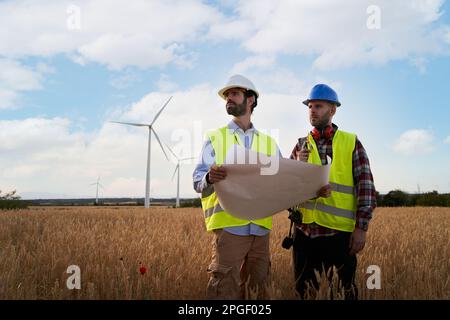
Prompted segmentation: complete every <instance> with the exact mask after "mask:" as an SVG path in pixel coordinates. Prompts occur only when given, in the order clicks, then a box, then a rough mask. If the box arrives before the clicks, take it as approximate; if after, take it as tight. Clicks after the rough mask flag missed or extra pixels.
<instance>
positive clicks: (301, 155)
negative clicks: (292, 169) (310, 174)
mask: <svg viewBox="0 0 450 320" xmlns="http://www.w3.org/2000/svg"><path fill="white" fill-rule="evenodd" d="M310 153H311V151H310V150H308V149H302V150H300V151H297V152H296V153H295V156H296V159H297V160H300V161H303V162H308V157H309V154H310Z"/></svg>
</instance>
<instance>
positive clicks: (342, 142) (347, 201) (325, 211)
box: [300, 130, 357, 232]
mask: <svg viewBox="0 0 450 320" xmlns="http://www.w3.org/2000/svg"><path fill="white" fill-rule="evenodd" d="M308 141H309V143H310V144H311V145H312V147H313V150H312V152H311V153H310V155H309V158H308V162H309V163H314V164H318V165H322V161H321V160H320V156H319V152H318V151H317V146H316V143H315V141H314V139H313V137H312V136H311V135H308ZM355 142H356V135H355V134H352V133H347V132H344V131H341V130H337V131H336V132H335V134H334V136H333V141H332V143H333V159H332V162H331V168H330V182H329V183H330V185H331V196H330V197H328V198H322V197H319V198H317V199H314V200H308V201H306V202H305V203H303V204H302V205H301V206H300V208H301V209H300V211H301V212H302V215H303V223H306V224H309V223H313V222H315V223H317V224H318V225H321V226H324V227H327V228H331V229H335V230H340V231H347V232H353V230H354V229H355V222H356V202H357V199H356V188H355V185H354V181H353V166H352V157H353V150H354V149H355Z"/></svg>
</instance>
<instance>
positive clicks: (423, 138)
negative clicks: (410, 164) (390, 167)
mask: <svg viewBox="0 0 450 320" xmlns="http://www.w3.org/2000/svg"><path fill="white" fill-rule="evenodd" d="M433 142H434V136H433V134H432V133H431V132H430V131H428V130H423V129H412V130H408V131H405V132H403V133H402V134H401V135H400V137H399V138H398V139H397V141H396V142H395V144H394V146H393V149H394V151H396V152H398V153H401V154H405V155H417V156H421V155H423V154H427V153H431V152H432V151H433V150H434V145H433Z"/></svg>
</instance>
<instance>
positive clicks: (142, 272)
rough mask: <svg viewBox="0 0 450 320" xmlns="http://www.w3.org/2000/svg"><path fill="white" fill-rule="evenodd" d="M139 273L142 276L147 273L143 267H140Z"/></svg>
mask: <svg viewBox="0 0 450 320" xmlns="http://www.w3.org/2000/svg"><path fill="white" fill-rule="evenodd" d="M139 272H140V273H141V274H142V275H144V274H145V273H146V272H147V268H146V267H144V266H142V267H140V268H139Z"/></svg>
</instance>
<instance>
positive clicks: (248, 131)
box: [228, 120, 259, 134]
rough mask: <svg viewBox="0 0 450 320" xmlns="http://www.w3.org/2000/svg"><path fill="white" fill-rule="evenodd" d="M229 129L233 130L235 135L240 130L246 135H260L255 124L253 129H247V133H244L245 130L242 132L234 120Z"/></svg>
mask: <svg viewBox="0 0 450 320" xmlns="http://www.w3.org/2000/svg"><path fill="white" fill-rule="evenodd" d="M228 129H229V130H231V131H232V133H233V134H234V133H235V132H236V131H238V130H240V131H241V132H242V133H244V134H247V133H250V132H252V133H255V134H259V133H258V130H256V129H255V126H254V125H253V123H251V127H250V128H249V129H247V131H245V132H244V130H242V128H241V127H239V126H238V125H237V123H236V122H234V121H233V120H231V121H230V122H229V123H228Z"/></svg>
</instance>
